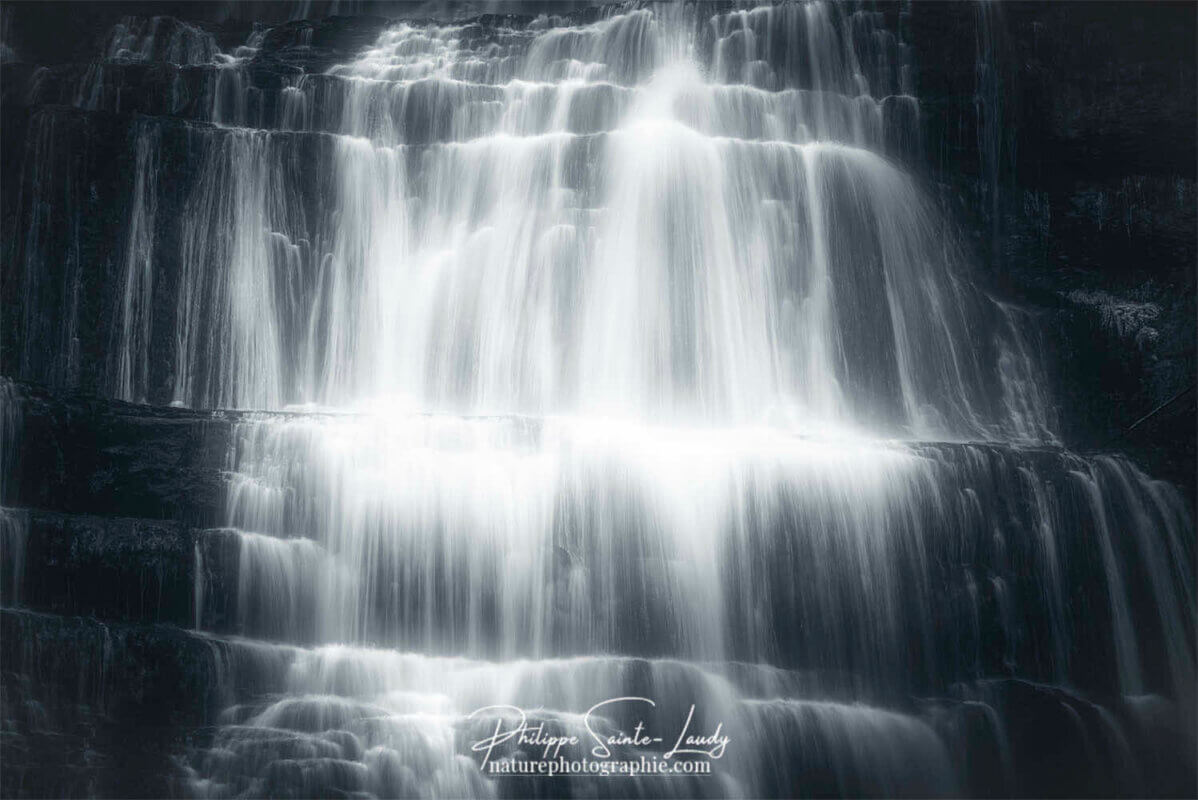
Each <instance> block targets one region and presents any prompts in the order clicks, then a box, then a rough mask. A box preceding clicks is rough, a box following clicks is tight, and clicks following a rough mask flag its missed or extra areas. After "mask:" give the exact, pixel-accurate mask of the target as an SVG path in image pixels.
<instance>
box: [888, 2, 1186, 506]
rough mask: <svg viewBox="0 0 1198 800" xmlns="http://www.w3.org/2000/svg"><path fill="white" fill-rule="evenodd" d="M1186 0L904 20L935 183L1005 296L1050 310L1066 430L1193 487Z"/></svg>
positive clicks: (960, 10)
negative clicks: (916, 61) (916, 62)
mask: <svg viewBox="0 0 1198 800" xmlns="http://www.w3.org/2000/svg"><path fill="white" fill-rule="evenodd" d="M1191 11H1192V9H1191V8H1188V7H1187V6H1185V4H1180V3H1176V4H1175V3H1154V4H1151V5H1150V6H1145V5H1141V4H1133V3H1103V2H1097V3H1092V2H1079V3H1070V4H1068V5H1063V4H1057V3H1029V2H1015V3H998V4H977V5H975V4H952V5H948V6H941V5H939V4H928V5H924V6H921V5H919V4H918V3H917V4H915V6H914V7H913V10H912V13H911V15H910V26H911V37H912V39H913V41H914V43H915V49H916V51H917V52H918V53H919V54H920V55H921V58H920V64H919V86H920V101H921V108H922V111H923V114H924V120H925V132H926V141H927V146H928V149H929V156H930V159H931V162H932V165H933V171H934V174H935V179H936V180H938V181H941V182H942V183H943V186H944V188H945V190H946V201H947V202H948V204H949V205H950V207H952V208H953V209H954V210H955V213H956V215H957V216H958V218H960V219H964V220H966V221H967V222H968V225H967V230H968V232H969V233H970V234H971V236H972V238H973V242H974V249H975V252H976V253H977V254H978V255H979V256H980V257H982V259H983V260H984V262H985V263H986V265H987V270H988V271H989V272H990V274H991V276H992V284H993V286H994V287H995V291H997V292H1000V293H1001V294H1003V295H1005V296H1008V297H1012V298H1015V299H1017V300H1019V301H1020V302H1022V303H1024V304H1026V305H1028V306H1030V307H1032V308H1040V309H1042V310H1043V312H1044V315H1043V318H1044V323H1045V326H1046V328H1047V330H1048V331H1049V335H1048V336H1047V337H1046V340H1047V341H1048V342H1049V347H1050V357H1051V361H1052V368H1051V369H1050V370H1049V374H1050V375H1052V376H1053V377H1054V379H1055V385H1054V390H1055V392H1056V396H1057V397H1058V398H1060V401H1061V405H1062V407H1063V408H1066V409H1068V411H1069V413H1068V414H1064V415H1062V431H1061V433H1062V436H1063V437H1064V439H1065V440H1066V441H1068V442H1071V443H1074V444H1075V445H1078V446H1082V447H1085V446H1092V447H1104V448H1105V447H1113V448H1118V449H1122V450H1126V451H1130V452H1132V453H1134V454H1135V455H1136V456H1137V457H1139V458H1141V459H1142V460H1144V461H1145V462H1146V463H1148V464H1150V465H1151V466H1152V467H1153V470H1154V472H1157V473H1159V474H1164V475H1167V476H1168V477H1170V478H1171V479H1172V480H1174V481H1175V482H1176V483H1177V484H1178V485H1180V486H1182V487H1184V488H1185V490H1186V491H1187V492H1191V497H1192V490H1193V486H1194V463H1195V451H1194V442H1195V439H1196V437H1195V428H1194V420H1195V401H1194V393H1193V391H1192V389H1193V386H1194V384H1195V366H1194V365H1195V357H1194V354H1195V327H1194V319H1195V305H1194V298H1195V270H1194V264H1195V259H1196V258H1198V252H1196V250H1195V236H1194V231H1195V225H1196V221H1195V220H1196V218H1195V208H1198V204H1196V203H1195V196H1196V195H1195V191H1196V184H1195V179H1196V178H1198V165H1196V162H1195V152H1194V127H1195V120H1196V119H1198V116H1196V108H1198V105H1196V104H1198V100H1196V96H1195V92H1196V90H1195V86H1196V80H1198V79H1196V74H1195V57H1194V37H1195V33H1196V31H1195V19H1194V15H1193V14H1192V13H1191ZM1162 406H1164V408H1161V407H1162ZM1156 409H1161V410H1160V411H1157V413H1155V414H1153V415H1152V416H1151V417H1149V418H1148V419H1147V420H1144V421H1143V422H1141V423H1140V424H1138V425H1137V424H1136V423H1137V422H1138V421H1140V420H1141V419H1143V418H1144V417H1145V416H1147V415H1149V414H1151V413H1152V412H1153V411H1154V410H1156ZM1133 426H1135V427H1134V428H1133Z"/></svg>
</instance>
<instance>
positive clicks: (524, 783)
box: [0, 610, 1193, 797]
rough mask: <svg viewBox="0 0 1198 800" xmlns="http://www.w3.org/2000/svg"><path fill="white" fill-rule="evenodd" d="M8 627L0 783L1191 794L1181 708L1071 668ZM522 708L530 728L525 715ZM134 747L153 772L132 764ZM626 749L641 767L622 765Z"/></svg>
mask: <svg viewBox="0 0 1198 800" xmlns="http://www.w3.org/2000/svg"><path fill="white" fill-rule="evenodd" d="M0 625H2V628H0V632H2V633H3V634H4V636H3V639H4V648H5V652H4V655H5V665H6V668H5V669H6V672H5V675H4V678H5V680H4V687H5V698H4V699H5V704H4V705H5V709H6V712H5V719H4V737H3V739H2V740H0V741H2V742H3V743H4V747H5V750H6V753H5V760H6V762H7V763H9V764H19V765H20V766H19V767H14V768H8V769H6V770H5V772H4V782H5V785H4V794H5V796H16V795H27V796H45V795H59V794H96V795H101V796H133V795H142V796H145V795H148V796H162V795H166V794H171V795H178V794H186V795H190V796H197V797H234V796H243V797H262V796H271V797H333V796H357V797H366V796H375V797H407V796H418V795H422V794H423V793H424V792H425V791H426V790H428V789H430V787H431V789H432V791H433V792H434V793H435V794H437V795H439V796H448V797H463V796H479V797H523V796H532V795H535V794H538V793H541V792H549V793H550V794H553V795H555V796H558V795H571V796H594V795H601V796H660V795H674V796H688V797H695V796H748V797H758V796H830V795H835V796H842V795H844V796H889V797H893V796H913V797H915V796H918V797H926V796H960V795H973V796H1001V795H1023V796H1045V795H1052V794H1060V793H1062V792H1068V793H1084V794H1088V795H1093V796H1126V795H1145V794H1147V795H1154V796H1158V795H1169V794H1177V795H1186V794H1188V793H1190V792H1192V790H1193V784H1192V781H1193V777H1192V776H1193V769H1192V766H1193V763H1192V753H1193V746H1192V745H1193V739H1192V735H1193V732H1192V727H1190V725H1191V724H1192V720H1191V721H1189V722H1187V721H1186V714H1187V713H1188V712H1186V711H1185V709H1183V708H1179V707H1177V706H1176V705H1175V704H1173V703H1171V702H1170V701H1168V700H1166V699H1164V698H1162V697H1160V696H1157V695H1141V696H1131V697H1115V698H1107V699H1105V700H1103V701H1102V702H1101V703H1100V702H1095V701H1093V700H1091V699H1087V698H1086V697H1084V696H1083V695H1081V694H1079V693H1077V692H1076V691H1073V690H1070V689H1067V688H1064V687H1060V686H1049V685H1044V684H1037V683H1032V682H1028V681H1024V680H1019V679H1015V678H993V679H982V680H977V681H970V682H962V683H959V684H954V685H953V686H951V687H949V689H948V691H947V692H946V693H945V694H944V695H943V696H937V697H920V696H908V697H892V698H887V699H885V700H878V701H876V702H873V703H871V702H867V701H865V700H862V699H860V698H854V697H853V696H852V695H851V693H845V692H843V691H840V690H837V689H836V688H835V683H836V681H835V680H829V676H821V675H816V674H810V673H803V672H796V671H790V670H782V669H778V668H775V667H769V666H765V665H759V664H746V663H738V662H719V663H695V662H688V661H679V660H670V659H638V658H625V657H615V656H588V657H579V658H568V659H545V660H531V661H530V660H521V661H510V662H490V661H478V660H472V659H466V658H457V657H433V656H427V655H422V654H415V653H404V652H399V651H394V650H381V649H367V648H354V647H347V646H342V645H328V646H323V647H316V648H298V647H293V646H289V645H279V644H271V643H267V642H261V641H255V640H247V639H240V638H235V637H234V638H228V637H215V636H211V635H208V634H199V633H194V632H186V631H182V630H179V629H177V628H175V627H173V626H167V625H118V624H113V625H104V624H101V623H98V622H95V621H90V620H84V619H79V618H66V617H57V616H52V615H45V614H38V613H33V612H27V611H18V610H4V611H0ZM650 700H651V701H652V703H653V704H652V705H650V704H649V703H648V702H647V701H650ZM603 701H615V702H608V703H606V704H604V703H603ZM496 706H500V708H495V707H496ZM692 706H693V710H692ZM487 707H491V708H489V709H488V708H487ZM480 709H483V711H479V710H480ZM521 721H523V722H524V724H525V726H526V728H525V735H524V741H523V742H521V741H520V738H519V735H518V734H515V733H513V732H515V731H518V730H519V725H520V723H521ZM638 722H639V723H641V724H642V727H641V728H639V729H638V728H636V724H637V723H638ZM617 732H623V733H625V734H627V735H628V736H629V737H631V736H632V735H633V734H634V733H637V732H640V733H642V734H643V737H644V738H643V739H641V740H640V743H638V744H616V743H615V742H616V741H617V740H616V739H612V738H609V737H613V736H617V735H618V733H617ZM508 735H511V736H510V738H508ZM569 737H574V739H572V740H571V739H570V738H569ZM680 737H683V739H682V740H683V746H682V747H679V744H678V742H679V739H680ZM686 737H697V738H691V739H687V738H686ZM657 739H660V740H661V741H657ZM625 741H626V740H625ZM688 741H690V742H698V743H697V744H691V745H690V746H686V743H687V742H688ZM492 742H493V747H490V748H489V749H488V745H489V744H491V743H492ZM556 742H564V743H562V744H555V743H556ZM721 743H722V746H721ZM50 744H54V746H53V747H50V746H49V745H50ZM555 748H556V749H555ZM672 749H679V750H685V749H692V750H703V751H705V752H706V753H707V755H702V754H686V753H677V754H674V755H673V760H674V763H677V764H683V763H686V764H689V765H690V766H689V767H679V768H677V769H678V770H679V771H678V772H677V773H670V774H648V772H647V771H648V770H650V769H653V767H651V766H648V765H649V764H652V763H659V762H663V761H664V762H665V763H666V764H667V766H670V767H671V768H673V767H672V766H671V765H670V761H671V759H667V758H665V754H666V753H669V752H670V751H671V750H672ZM134 758H136V759H137V761H138V763H141V764H143V765H147V766H149V767H150V769H149V770H146V769H142V770H136V771H131V770H129V769H128V766H127V762H128V761H129V760H130V759H134ZM542 761H544V762H546V763H557V764H561V762H562V761H564V762H566V766H565V767H564V768H566V769H569V768H571V766H569V765H571V764H572V765H573V768H574V769H579V770H584V769H585V767H582V766H580V765H581V764H582V762H584V761H586V762H588V763H591V764H607V765H609V766H607V767H603V766H592V767H591V768H590V769H591V770H593V771H592V772H591V773H589V774H587V773H585V772H584V774H572V775H565V776H563V775H558V776H556V777H552V778H546V777H545V776H543V775H542V776H538V775H530V774H528V773H527V772H524V773H523V774H522V773H521V770H528V769H531V768H530V767H528V766H527V765H528V764H530V763H531V764H536V763H538V762H542ZM628 764H636V765H639V766H638V767H628V766H621V765H628ZM701 764H706V765H708V766H707V767H703V766H698V765H701ZM154 768H157V770H158V771H157V772H155V771H154ZM559 768H561V767H559ZM636 768H639V769H641V770H644V771H645V772H642V773H641V774H639V775H628V774H626V772H621V770H625V771H626V770H628V769H636ZM604 769H606V770H609V774H607V775H603V774H598V773H601V771H602V770H604ZM708 769H709V770H710V771H705V770H708ZM688 770H693V771H688Z"/></svg>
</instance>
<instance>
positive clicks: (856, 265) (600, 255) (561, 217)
mask: <svg viewBox="0 0 1198 800" xmlns="http://www.w3.org/2000/svg"><path fill="white" fill-rule="evenodd" d="M589 16H590V17H591V18H592V19H591V20H590V21H587V22H586V23H585V24H579V22H578V20H577V19H574V18H558V17H547V16H541V17H538V18H536V19H532V20H529V19H517V18H480V19H478V20H473V21H469V22H465V23H462V24H455V25H439V24H432V23H420V24H416V23H413V22H411V21H401V22H397V23H392V24H390V25H387V26H385V27H383V28H382V30H381V32H380V33H378V34H377V39H376V40H375V41H374V43H373V45H371V46H369V47H366V48H364V49H362V50H361V51H360V52H359V53H358V55H357V57H356V58H354V59H353V60H352V61H349V62H347V63H339V64H334V65H332V66H330V67H328V68H327V70H325V72H324V73H323V74H308V73H305V72H303V70H300V69H298V68H296V71H295V74H293V75H292V76H290V77H287V78H285V79H282V80H280V81H278V82H277V84H276V85H275V86H274V88H273V90H271V89H267V88H263V86H262V85H259V84H261V83H262V80H261V73H262V71H263V69H265V68H266V66H265V65H266V64H267V63H269V64H273V65H274V66H275V67H277V66H278V64H279V63H280V62H281V61H283V62H285V61H286V59H287V58H295V57H296V53H300V52H303V51H312V50H313V49H314V48H318V43H314V42H317V37H316V36H315V35H314V30H316V29H315V28H314V27H313V26H312V24H310V23H291V24H288V25H284V26H281V27H279V28H275V29H269V30H268V29H262V28H259V29H257V30H256V31H255V33H254V34H253V35H252V36H251V37H250V40H249V41H248V42H247V44H246V45H245V46H242V47H239V48H237V49H236V50H235V51H234V52H233V53H232V54H222V53H219V52H214V47H215V46H214V44H213V41H214V40H213V39H212V38H211V37H210V36H207V35H206V34H204V32H203V31H201V30H199V29H198V28H195V27H191V26H188V25H183V24H167V22H165V21H163V20H161V19H157V18H156V19H154V20H151V21H148V22H146V21H143V22H138V21H136V20H132V19H126V20H123V21H122V22H121V23H120V24H119V25H118V26H117V28H116V29H114V31H113V34H112V36H111V37H110V41H109V42H108V43H107V44H106V51H105V59H104V60H102V61H100V62H97V63H96V64H94V65H92V67H91V68H89V70H88V73H87V74H86V75H84V76H83V77H82V78H81V79H80V80H81V83H80V87H79V88H78V89H77V90H76V91H75V93H74V95H73V97H74V104H75V105H76V106H80V107H83V108H86V109H97V110H115V111H121V110H122V108H121V104H122V102H124V101H123V100H122V98H123V97H126V96H127V95H126V94H124V93H123V91H122V86H123V85H124V84H122V83H121V81H123V80H125V79H126V78H127V77H128V76H123V77H121V76H118V77H119V80H117V79H110V78H108V77H105V75H106V73H105V71H106V70H109V71H111V70H128V69H131V68H134V67H137V68H142V69H144V68H145V67H144V64H145V63H146V62H151V63H153V62H158V63H159V64H161V65H163V66H168V67H169V70H168V74H167V75H166V77H163V75H162V74H160V73H155V74H156V75H158V78H160V79H162V80H167V81H168V82H170V91H169V92H159V93H158V94H160V95H164V96H165V97H168V98H169V103H168V105H169V108H158V109H153V110H155V111H156V112H158V114H159V115H158V116H154V117H150V118H145V117H142V118H138V119H137V121H136V122H135V123H133V127H132V130H131V133H130V136H129V138H130V140H131V141H130V147H131V148H132V149H133V150H135V155H132V156H130V157H129V160H130V161H131V162H132V166H133V170H132V172H133V177H132V180H133V186H132V190H131V191H129V192H128V193H127V195H128V198H127V203H128V213H127V215H126V217H125V219H126V221H127V222H126V224H125V230H124V256H123V263H122V264H121V265H120V267H119V270H120V272H121V276H120V279H119V280H118V281H115V282H114V283H116V284H117V285H119V287H120V289H119V293H120V294H119V296H117V297H115V298H113V299H112V300H111V302H109V303H107V304H106V319H107V322H106V323H103V324H107V325H108V326H109V327H110V334H109V341H110V342H112V344H113V346H112V347H111V348H110V349H109V350H108V351H107V352H108V353H109V355H108V356H107V357H106V359H105V364H104V365H103V367H102V369H101V370H99V371H100V372H102V374H103V377H102V379H101V381H100V382H101V383H102V384H103V385H104V387H105V388H106V390H107V391H108V392H109V393H111V394H112V395H113V396H115V397H118V398H121V399H127V400H134V401H139V402H170V403H173V404H177V405H188V406H194V407H234V408H257V409H279V408H284V407H288V406H295V405H307V406H326V407H327V406H334V407H340V408H353V409H358V410H360V409H363V408H370V409H382V410H386V411H388V412H390V411H393V410H405V411H438V412H449V413H463V414H510V413H515V414H528V415H536V416H552V415H559V414H570V415H578V414H581V415H587V416H600V417H606V418H622V419H631V420H640V421H650V422H660V421H662V420H666V419H668V420H671V421H675V422H679V423H681V424H701V425H741V424H760V423H763V422H764V423H767V424H772V425H778V426H781V427H785V428H788V429H791V430H794V429H798V430H802V431H806V432H815V433H818V434H822V433H826V432H828V431H844V430H856V431H865V432H868V433H871V434H882V435H887V436H902V437H914V438H956V439H991V440H993V439H1000V440H1020V441H1029V440H1031V441H1046V440H1052V439H1053V434H1052V428H1053V422H1052V419H1051V413H1050V410H1049V408H1048V404H1047V403H1046V402H1045V400H1044V398H1043V397H1042V394H1041V392H1042V390H1041V388H1040V386H1041V385H1042V383H1043V381H1042V379H1041V378H1040V376H1039V375H1038V368H1037V365H1036V363H1035V361H1034V359H1033V358H1032V353H1033V352H1034V351H1035V350H1036V342H1035V341H1034V332H1033V331H1034V326H1033V325H1031V324H1029V321H1028V320H1027V319H1026V318H1024V316H1023V314H1022V312H1019V311H1017V310H1015V309H1012V308H1007V307H1004V306H1000V305H998V304H996V303H994V302H993V301H991V300H990V299H989V298H987V297H986V296H984V295H983V294H982V293H980V292H979V291H977V290H976V289H975V288H974V287H973V286H972V284H971V283H970V282H969V280H968V277H967V275H966V269H965V267H966V259H965V257H964V255H963V253H962V252H961V251H960V249H959V248H958V247H956V246H955V245H954V244H953V242H954V236H953V233H952V231H951V229H950V226H949V225H948V224H947V223H946V221H945V220H944V219H942V218H941V216H940V214H939V213H938V211H937V209H936V207H935V206H934V204H932V203H931V202H929V200H928V199H927V198H925V196H924V195H923V193H922V192H921V190H920V188H919V186H918V183H917V182H916V181H915V180H914V179H913V178H911V177H910V176H909V175H908V174H907V173H906V172H905V170H904V168H903V166H902V163H903V162H902V154H903V152H904V148H907V147H909V146H910V144H911V143H912V142H913V141H915V140H916V139H917V134H916V132H917V129H918V103H917V102H916V101H915V99H914V98H913V97H912V96H911V95H910V94H908V92H909V91H910V85H909V84H910V70H909V68H908V67H909V65H908V64H907V63H906V62H907V60H908V58H907V54H906V48H905V47H904V46H903V45H902V44H901V42H900V41H898V39H897V38H896V37H895V36H894V34H892V33H891V32H890V31H888V30H887V29H886V27H885V19H884V16H883V15H882V14H880V13H876V12H867V11H853V10H851V9H848V8H845V7H842V6H838V5H829V4H823V3H818V2H814V3H803V4H784V5H778V6H761V7H755V8H752V9H745V10H737V11H731V12H729V11H728V10H727V9H722V10H721V9H718V8H715V7H702V6H685V7H683V6H676V5H672V4H665V5H649V6H640V5H636V6H621V7H606V8H605V9H603V11H602V13H600V14H590V15H589ZM159 40H161V41H159ZM205 57H208V63H203V64H197V63H196V62H199V61H203V60H204V58H205ZM172 61H174V62H178V63H173V64H167V62H172ZM131 64H133V65H134V67H131V66H130V65H131ZM67 77H68V76H66V74H65V73H64V74H62V75H57V76H46V75H42V76H41V77H38V76H36V75H35V76H34V77H33V78H31V80H30V84H31V85H30V89H29V94H30V95H31V96H32V95H34V94H37V93H42V94H49V95H53V94H54V93H55V92H57V93H58V94H59V95H63V94H69V92H64V91H63V89H62V86H61V85H58V86H57V88H54V85H56V84H55V81H56V80H57V81H58V83H59V84H61V83H62V81H65V80H66V79H67ZM143 77H144V76H143ZM39 81H40V83H39ZM89 82H90V83H89ZM67 83H69V81H67ZM63 85H65V84H63ZM134 94H136V93H134ZM134 105H135V106H136V102H135V103H134ZM124 110H128V108H126V109H124ZM172 114H173V115H181V116H183V117H191V118H193V119H201V120H205V119H206V120H211V121H214V122H215V123H216V125H215V126H209V125H204V126H197V125H194V124H192V123H190V122H184V121H178V120H169V119H167V118H165V116H164V115H166V116H169V115H172ZM71 119H72V118H71V117H70V116H69V115H68V114H67V113H66V112H65V111H63V110H60V109H59V110H56V109H43V110H40V111H37V112H35V113H34V115H33V117H32V119H31V122H30V126H31V127H30V132H31V136H30V137H29V145H28V146H29V148H30V151H29V154H28V155H27V158H26V160H25V171H26V174H25V176H24V177H25V180H27V181H28V183H29V186H30V192H29V196H28V203H29V204H28V205H26V206H24V213H26V214H28V215H29V216H30V217H31V223H32V225H31V227H32V233H31V234H30V235H29V236H28V237H26V239H25V240H24V241H23V242H22V243H21V244H20V245H18V249H19V250H21V251H22V252H21V255H22V259H23V263H24V266H25V271H26V278H27V280H26V285H28V286H32V287H34V289H35V290H36V289H37V287H38V281H39V278H38V277H37V273H38V270H39V269H41V266H42V264H44V263H45V261H47V260H48V259H52V258H53V250H54V247H55V245H53V244H49V243H47V240H48V239H49V238H50V233H51V230H50V229H51V228H56V227H58V226H57V225H54V224H53V223H52V221H50V220H47V219H41V218H37V212H36V208H37V205H36V204H37V203H38V201H39V199H40V198H39V197H38V194H39V193H40V192H44V191H51V190H52V189H48V188H46V187H48V186H49V185H50V182H48V181H47V180H45V178H46V177H47V176H46V175H45V174H44V173H46V172H47V171H53V170H57V169H59V167H58V165H57V164H51V163H50V160H51V159H53V158H54V157H55V154H57V153H59V152H61V150H62V149H69V148H70V147H71V144H70V141H69V140H70V139H71V138H72V137H73V136H77V135H79V134H78V131H77V127H76V126H75V125H72V124H70V122H71ZM184 149H185V150H186V152H187V153H190V154H191V155H189V156H188V157H186V158H180V157H179V154H180V152H181V151H182V150H184ZM197 154H198V157H197ZM197 165H198V168H197ZM57 177H60V180H61V181H62V182H65V183H68V184H71V183H73V182H75V181H77V180H79V176H75V175H71V174H67V175H63V176H57ZM80 188H81V187H80ZM67 257H68V258H69V254H68V256H67ZM38 319H41V320H43V321H44V319H45V318H44V317H40V318H38ZM29 324H31V325H35V324H38V323H36V322H30V323H29ZM38 333H39V332H38V331H36V330H26V331H25V334H26V335H25V341H26V344H27V348H33V349H34V350H35V353H34V355H33V356H30V354H29V353H28V352H27V353H26V354H24V355H26V356H27V357H26V358H23V359H22V367H23V369H22V375H23V376H24V377H29V378H35V379H36V378H38V377H41V376H39V375H37V374H36V373H38V372H39V370H41V371H44V372H46V373H49V374H50V375H51V377H52V376H53V375H54V374H55V371H56V370H57V372H59V373H62V372H67V373H69V372H70V370H71V368H70V366H69V364H68V365H63V364H57V365H50V366H49V367H47V366H46V365H45V364H44V363H43V364H39V363H37V361H38V358H39V357H38V356H37V355H36V353H37V352H40V350H38V348H40V345H38V346H37V347H34V345H33V343H35V342H39V341H40V339H41V337H39V336H38ZM68 346H69V343H64V347H68ZM71 357H73V356H69V355H68V356H66V359H67V361H69V359H70V358H71ZM31 373H32V374H31Z"/></svg>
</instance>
